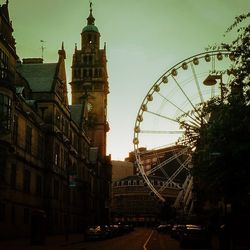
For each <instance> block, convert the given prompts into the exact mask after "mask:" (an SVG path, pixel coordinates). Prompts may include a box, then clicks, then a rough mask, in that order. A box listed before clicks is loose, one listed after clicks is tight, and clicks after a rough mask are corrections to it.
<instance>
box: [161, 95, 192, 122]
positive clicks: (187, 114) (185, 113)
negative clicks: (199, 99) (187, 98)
mask: <svg viewBox="0 0 250 250" xmlns="http://www.w3.org/2000/svg"><path fill="white" fill-rule="evenodd" d="M158 94H159V95H160V96H161V97H162V98H163V99H164V100H165V101H167V102H169V103H170V104H171V105H172V106H174V107H175V108H177V109H178V110H179V111H181V112H182V113H183V114H184V115H186V116H188V117H189V118H191V119H192V120H194V121H195V122H196V120H195V119H194V118H193V117H192V116H191V115H190V114H189V113H187V112H185V111H184V110H183V109H181V108H180V107H178V106H177V105H176V104H174V103H173V102H172V101H170V100H169V99H167V98H166V97H165V96H164V95H162V94H161V93H158Z"/></svg>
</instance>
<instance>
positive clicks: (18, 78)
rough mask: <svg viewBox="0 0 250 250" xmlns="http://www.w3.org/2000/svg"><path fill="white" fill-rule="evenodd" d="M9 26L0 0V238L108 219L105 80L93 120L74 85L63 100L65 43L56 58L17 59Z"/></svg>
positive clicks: (77, 228)
mask: <svg viewBox="0 0 250 250" xmlns="http://www.w3.org/2000/svg"><path fill="white" fill-rule="evenodd" d="M91 13H92V10H91ZM91 15H92V14H91ZM12 33H13V27H12V23H11V21H10V18H9V12H8V1H6V3H5V4H3V5H1V6H0V64H1V67H0V71H1V74H0V238H7V237H17V236H29V235H30V233H31V232H33V233H36V231H37V230H44V231H47V232H48V233H50V234H55V233H67V232H81V231H82V230H83V229H84V227H85V226H87V225H89V224H93V223H104V222H107V221H108V220H109V202H110V189H111V188H110V185H111V161H110V156H107V155H106V132H107V126H108V125H107V123H106V116H104V115H103V114H104V113H105V114H106V106H105V105H107V88H108V83H107V80H106V81H105V84H103V82H102V83H101V85H102V87H103V89H105V91H103V92H102V94H100V93H99V94H98V95H96V96H95V102H101V103H104V105H103V106H99V113H98V112H96V113H95V116H96V121H98V122H97V123H98V125H97V126H90V124H89V122H88V121H89V119H90V115H89V111H88V109H87V106H88V101H87V99H84V100H83V101H81V102H78V101H76V100H77V97H76V96H75V94H74V92H73V94H72V97H73V98H72V99H73V100H74V101H73V103H72V105H69V103H68V96H67V85H66V84H67V82H66V73H65V62H64V60H65V58H66V52H65V50H64V45H63V44H62V46H61V48H60V49H59V51H58V60H57V62H55V63H44V62H43V60H42V59H41V58H28V59H23V61H22V62H21V61H20V60H19V57H18V55H17V53H16V48H15V39H14V37H13V35H12ZM84 34H85V33H84V31H83V33H82V35H83V36H84ZM96 51H97V48H96ZM89 66H91V67H92V66H93V65H89ZM72 68H74V61H73V66H72ZM93 70H94V69H93ZM102 70H103V71H104V75H105V74H106V62H105V64H104V65H103V66H102ZM106 75H107V74H106ZM74 77H75V76H74V75H73V77H72V82H74V79H75V78H74ZM89 79H91V76H89ZM106 79H107V77H106ZM73 85H74V84H72V88H73V90H74V87H73ZM104 86H105V87H104ZM77 93H78V95H81V94H82V95H84V94H85V89H81V90H80V89H79V90H78V92H77ZM102 109H103V110H102ZM104 109H105V110H104ZM101 112H102V113H101ZM92 125H93V124H92ZM99 137H100V139H99ZM37 233H39V232H37ZM40 233H41V231H40Z"/></svg>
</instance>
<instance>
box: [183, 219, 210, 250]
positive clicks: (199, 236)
mask: <svg viewBox="0 0 250 250" xmlns="http://www.w3.org/2000/svg"><path fill="white" fill-rule="evenodd" d="M179 240H180V244H181V246H182V247H184V246H186V245H202V246H206V247H207V246H210V244H211V233H210V231H209V229H208V226H207V224H206V222H205V221H204V220H203V219H201V218H200V217H188V218H186V222H185V223H184V224H183V227H182V230H181V231H180V232H179Z"/></svg>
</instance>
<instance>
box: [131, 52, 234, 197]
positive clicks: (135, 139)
mask: <svg viewBox="0 0 250 250" xmlns="http://www.w3.org/2000/svg"><path fill="white" fill-rule="evenodd" d="M231 53H232V52H231V51H228V50H220V49H218V50H211V51H205V52H201V53H198V54H195V55H193V56H190V57H188V58H186V59H184V60H182V61H180V62H178V63H176V64H175V65H173V66H172V67H170V68H169V69H168V70H167V71H165V72H164V73H163V74H162V75H161V76H160V77H159V78H158V79H157V80H156V81H155V82H154V84H153V85H152V86H151V88H150V89H149V90H148V92H147V93H146V95H145V97H144V99H143V100H142V102H141V105H140V108H139V111H138V113H137V116H136V121H135V126H134V136H133V144H134V153H135V158H136V162H137V165H138V167H139V170H140V173H141V175H142V177H143V179H144V181H145V182H146V183H147V184H148V186H149V187H150V189H151V190H152V191H153V192H154V194H155V195H156V196H157V197H158V198H159V199H160V200H162V201H165V198H164V197H163V196H162V195H161V194H159V192H158V191H157V190H156V189H155V188H154V186H153V185H152V184H151V182H150V180H149V178H148V177H147V173H146V172H145V170H144V168H143V166H142V164H141V163H140V161H141V159H140V153H139V152H138V151H139V148H138V144H139V141H138V134H139V133H140V132H138V131H137V132H136V128H138V127H139V126H138V125H140V123H141V122H142V121H140V119H139V117H140V116H142V115H143V113H144V112H145V110H143V109H144V107H143V105H146V104H147V103H148V102H149V100H148V99H149V98H150V96H152V95H153V94H154V93H155V92H159V90H158V91H157V87H159V86H160V85H161V84H162V83H164V81H163V79H164V77H166V78H168V77H169V76H172V77H173V74H174V73H175V72H176V71H177V70H178V69H180V68H181V67H182V68H183V69H184V66H185V65H186V66H187V65H189V64H190V63H191V65H193V64H192V63H194V62H195V60H199V59H201V58H205V60H206V57H208V56H209V57H212V56H217V58H218V55H222V56H230V54H231ZM218 60H220V59H218ZM207 62H208V61H207ZM186 69H187V68H186Z"/></svg>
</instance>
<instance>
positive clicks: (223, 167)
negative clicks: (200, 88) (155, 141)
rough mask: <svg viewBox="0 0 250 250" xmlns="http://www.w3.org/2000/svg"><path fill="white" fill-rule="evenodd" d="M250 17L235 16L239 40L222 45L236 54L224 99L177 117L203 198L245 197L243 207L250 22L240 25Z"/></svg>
mask: <svg viewBox="0 0 250 250" xmlns="http://www.w3.org/2000/svg"><path fill="white" fill-rule="evenodd" d="M249 17H250V13H248V14H245V15H240V16H239V17H236V19H235V22H234V23H233V24H232V25H231V26H230V27H229V28H228V29H227V31H226V34H228V33H230V32H232V31H233V30H235V29H237V37H236V39H234V40H233V41H232V42H231V43H222V44H221V46H220V49H221V48H222V49H226V50H228V51H230V52H231V55H232V56H233V58H234V64H233V65H232V66H231V68H230V69H228V72H229V73H230V74H232V75H233V76H234V78H233V81H232V82H230V84H229V86H228V87H227V88H225V89H224V94H225V95H224V98H223V100H222V99H221V98H218V97H217V98H213V99H211V100H209V101H208V102H205V103H201V104H199V105H198V106H197V107H196V109H195V110H192V111H190V112H189V113H188V114H184V115H183V116H181V117H179V118H178V119H179V122H180V124H181V127H182V128H183V129H184V130H185V133H184V136H183V137H182V138H181V140H180V142H179V143H182V144H185V145H187V146H189V147H191V148H192V149H193V165H194V168H193V171H192V173H193V175H194V177H195V179H198V180H199V182H200V185H199V192H201V193H202V194H203V197H204V199H210V200H211V199H212V200H213V199H221V198H223V199H225V200H226V201H227V202H230V203H231V204H239V201H242V204H241V205H242V207H244V206H247V204H246V203H248V206H249V205H250V204H249V200H250V199H249V196H250V195H249V194H250V183H249V179H250V167H249V166H248V165H250V164H249V155H250V83H249V79H250V39H249V37H250V25H249V24H248V25H243V26H241V24H243V22H245V21H247V19H248V18H249ZM240 26H241V27H240ZM188 116H189V117H190V116H193V117H196V118H197V121H198V123H199V124H200V126H193V124H192V123H191V122H190V120H189V121H188V119H187V118H188Z"/></svg>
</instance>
